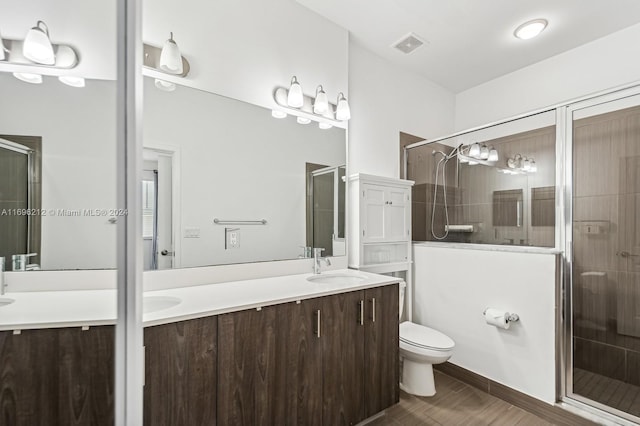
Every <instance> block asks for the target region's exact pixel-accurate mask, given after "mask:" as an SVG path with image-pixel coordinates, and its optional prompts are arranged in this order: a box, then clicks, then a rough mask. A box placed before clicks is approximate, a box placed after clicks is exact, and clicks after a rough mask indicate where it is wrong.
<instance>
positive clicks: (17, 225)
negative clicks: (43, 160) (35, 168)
mask: <svg viewBox="0 0 640 426" xmlns="http://www.w3.org/2000/svg"><path fill="white" fill-rule="evenodd" d="M28 208H29V151H28V148H26V147H22V146H20V145H18V144H12V143H10V142H9V141H6V142H4V141H3V140H2V139H0V215H2V216H3V220H2V226H0V256H2V257H4V258H5V259H11V255H13V254H16V253H28V252H29V236H28V232H29V222H28V216H27V215H26V210H27V209H28ZM23 211H24V212H25V214H18V213H20V212H23Z"/></svg>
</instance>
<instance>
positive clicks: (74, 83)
mask: <svg viewBox="0 0 640 426" xmlns="http://www.w3.org/2000/svg"><path fill="white" fill-rule="evenodd" d="M58 80H60V82H61V83H64V84H66V85H67V86H71V87H84V86H85V81H84V78H82V77H75V76H72V75H61V76H60V77H58Z"/></svg>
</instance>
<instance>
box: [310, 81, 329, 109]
mask: <svg viewBox="0 0 640 426" xmlns="http://www.w3.org/2000/svg"><path fill="white" fill-rule="evenodd" d="M328 110H329V98H327V94H326V93H325V91H324V89H323V88H322V85H319V86H318V88H317V89H316V99H315V101H314V102H313V113H314V114H324V113H325V112H327V111H328Z"/></svg>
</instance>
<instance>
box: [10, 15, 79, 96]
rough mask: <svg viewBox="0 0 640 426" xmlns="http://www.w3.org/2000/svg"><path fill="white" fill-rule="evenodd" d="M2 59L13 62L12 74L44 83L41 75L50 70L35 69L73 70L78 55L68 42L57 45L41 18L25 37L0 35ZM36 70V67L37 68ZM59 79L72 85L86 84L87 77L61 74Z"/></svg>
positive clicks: (76, 63)
mask: <svg viewBox="0 0 640 426" xmlns="http://www.w3.org/2000/svg"><path fill="white" fill-rule="evenodd" d="M0 61H1V62H2V63H4V64H8V65H12V67H11V71H12V72H13V75H14V76H15V77H16V78H17V79H19V80H22V81H24V82H27V83H31V84H40V83H42V75H43V74H49V73H48V72H46V71H45V72H43V73H38V72H34V68H42V69H43V70H45V69H52V70H56V71H57V72H56V73H55V74H56V75H60V72H59V71H58V70H70V69H73V68H75V67H76V66H77V65H78V54H77V53H76V51H75V50H74V49H73V48H72V47H71V46H68V45H66V44H55V43H52V42H51V39H50V37H49V27H48V26H47V24H45V23H44V21H38V22H37V23H36V25H35V27H32V28H31V29H30V30H29V31H27V34H26V36H25V38H24V40H10V39H4V40H3V39H2V38H1V37H0ZM36 71H37V69H36ZM58 78H59V80H60V81H61V82H62V83H64V84H67V85H69V86H72V87H84V78H82V77H79V76H73V75H60V76H59V77H58Z"/></svg>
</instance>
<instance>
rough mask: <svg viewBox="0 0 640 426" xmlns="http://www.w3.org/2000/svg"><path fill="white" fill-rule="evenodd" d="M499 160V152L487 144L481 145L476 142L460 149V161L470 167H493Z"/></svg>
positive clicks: (461, 146)
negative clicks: (477, 165) (479, 165)
mask: <svg viewBox="0 0 640 426" xmlns="http://www.w3.org/2000/svg"><path fill="white" fill-rule="evenodd" d="M465 150H466V151H465ZM499 158H500V157H499V156H498V151H497V150H496V149H495V148H494V147H487V145H485V144H482V145H480V144H479V143H477V142H476V143H474V144H471V145H467V146H466V147H465V146H463V145H460V146H459V147H458V161H460V163H463V164H464V163H467V164H469V165H470V166H475V165H476V164H482V165H483V166H490V167H492V166H495V165H496V162H497V161H498V160H499Z"/></svg>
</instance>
